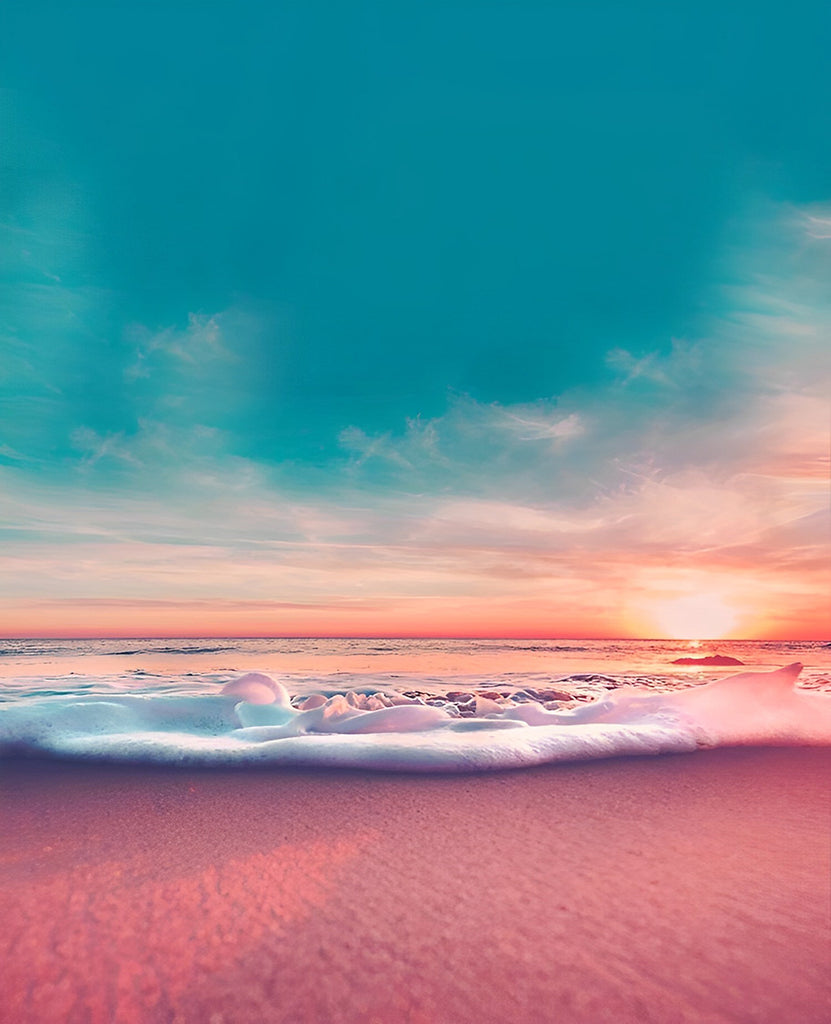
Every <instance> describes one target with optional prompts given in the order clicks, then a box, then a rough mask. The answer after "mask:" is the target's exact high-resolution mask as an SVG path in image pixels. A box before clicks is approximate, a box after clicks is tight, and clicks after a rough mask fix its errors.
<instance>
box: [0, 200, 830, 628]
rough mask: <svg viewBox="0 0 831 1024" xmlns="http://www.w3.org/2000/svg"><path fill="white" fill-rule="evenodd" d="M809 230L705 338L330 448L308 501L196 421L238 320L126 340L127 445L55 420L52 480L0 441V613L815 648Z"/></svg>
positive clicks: (823, 566) (816, 362)
mask: <svg viewBox="0 0 831 1024" xmlns="http://www.w3.org/2000/svg"><path fill="white" fill-rule="evenodd" d="M824 217H825V214H823V213H822V212H820V211H816V210H814V211H812V212H811V213H810V214H809V215H807V216H804V215H800V214H799V213H798V211H797V212H795V211H791V210H786V211H784V212H783V213H781V215H780V216H779V218H778V220H777V232H778V233H777V234H772V229H771V227H770V225H768V226H766V227H765V237H766V238H768V242H767V243H766V245H765V246H758V245H754V247H753V248H752V252H751V253H750V254H749V255H745V256H742V257H741V258H739V259H738V260H737V262H736V265H735V266H734V267H732V268H731V278H732V279H731V281H730V284H729V286H725V290H724V292H723V293H721V294H720V295H718V296H716V297H715V298H714V300H713V306H714V310H713V314H712V317H711V325H710V330H709V332H708V333H707V334H706V335H703V336H701V337H699V338H696V339H694V340H691V341H684V340H676V341H674V342H670V343H668V344H667V346H665V347H664V348H663V349H661V350H657V349H656V350H644V351H640V352H638V351H624V350H623V349H621V348H614V347H612V348H611V349H610V354H609V358H608V367H609V370H610V374H609V378H608V380H607V381H606V383H604V384H602V385H601V386H597V387H595V388H593V389H584V390H583V391H579V392H578V391H574V392H565V393H563V394H559V395H553V396H540V398H539V400H538V401H536V402H533V403H516V404H505V403H482V402H477V401H475V400H474V399H473V398H471V397H469V396H464V395H451V396H450V397H449V399H448V404H447V408H446V410H445V411H444V413H443V414H442V415H440V416H435V417H432V418H422V417H418V416H416V417H412V418H410V419H405V420H404V421H403V422H402V425H401V430H400V431H399V432H396V431H386V432H383V433H372V432H370V431H369V430H367V429H365V428H364V427H362V426H361V424H359V423H354V424H345V425H342V427H341V429H340V433H339V443H340V452H339V454H337V455H336V456H335V457H333V458H331V459H328V460H327V461H326V462H325V463H324V464H323V465H322V467H321V469H320V475H319V479H320V481H321V483H320V485H319V486H317V487H314V488H311V487H309V486H308V483H307V482H306V481H305V478H303V479H295V477H294V474H293V471H292V466H291V464H290V463H289V464H288V465H283V464H281V461H280V459H279V458H276V457H275V458H264V457H259V458H255V457H245V456H242V455H240V454H239V453H238V451H237V442H236V438H235V435H234V426H233V423H232V422H230V421H227V420H222V421H221V422H219V423H218V422H217V419H216V417H213V416H211V415H210V411H211V409H210V407H211V403H212V402H215V401H220V400H221V401H225V402H233V401H235V400H237V401H244V392H241V394H240V395H239V396H237V399H235V398H234V393H233V387H231V388H230V389H223V386H222V382H223V379H224V378H226V377H227V376H228V375H229V373H230V370H229V368H235V367H237V368H238V367H239V366H240V360H241V359H242V356H243V355H244V351H245V350H244V346H243V347H242V348H240V346H239V345H238V344H237V341H236V337H237V336H236V333H235V332H236V331H238V330H241V327H240V322H241V321H240V320H239V319H237V320H235V318H234V315H233V314H232V313H223V314H211V315H202V314H198V315H197V314H194V315H191V316H190V317H189V319H188V322H187V324H186V325H185V326H184V327H180V328H165V329H163V330H161V331H156V332H152V331H149V330H145V329H138V328H132V329H131V330H130V332H128V336H129V338H130V339H131V343H132V349H131V355H130V359H129V360H125V362H124V363H123V365H122V373H123V375H124V376H125V377H126V378H129V379H131V380H132V383H133V385H134V386H135V387H137V388H139V391H138V398H137V399H136V401H138V402H139V406H140V408H141V409H142V410H143V412H142V414H141V415H136V416H135V418H134V421H133V425H132V428H131V429H130V430H126V429H111V430H106V429H103V428H102V427H101V426H100V425H95V424H93V423H86V422H83V421H81V422H74V423H73V424H72V425H71V427H69V428H68V438H69V440H70V442H71V448H70V451H71V455H69V456H67V458H66V459H64V460H63V462H62V463H61V465H60V472H59V473H54V474H52V475H51V476H50V475H49V474H43V473H38V474H33V473H30V472H29V470H28V469H27V466H26V464H25V462H24V460H23V456H20V457H18V446H17V445H16V444H15V443H14V441H13V440H9V441H8V442H7V441H5V440H4V441H3V444H6V445H7V447H6V449H5V451H6V458H7V461H9V462H10V463H11V464H10V465H7V466H5V467H0V519H1V520H2V522H3V523H4V524H5V526H6V528H7V530H8V531H9V536H10V537H11V538H12V540H10V542H9V543H8V544H6V545H5V546H4V548H3V549H2V552H3V553H2V558H0V576H1V577H2V579H3V580H4V581H5V582H4V583H3V587H2V593H4V594H5V595H6V597H7V598H12V597H14V598H20V599H23V598H26V599H27V600H29V601H38V600H47V599H48V600H52V601H57V600H64V601H66V602H72V601H79V600H80V601H98V600H101V601H110V602H112V604H113V608H117V607H128V606H130V603H131V602H134V603H135V602H139V603H140V602H153V601H157V600H170V601H173V602H181V603H182V605H183V606H185V605H187V604H188V602H204V601H210V602H216V606H215V607H216V608H217V609H219V608H220V607H222V606H224V605H223V602H225V603H227V602H238V603H239V607H240V608H242V607H243V606H245V603H246V602H253V604H252V605H251V609H253V607H254V604H256V605H257V606H258V607H260V606H262V608H266V606H272V605H273V607H274V608H284V609H289V608H291V609H293V611H292V613H291V614H292V615H294V614H295V612H296V613H297V615H298V616H301V612H302V611H303V609H305V610H306V611H307V612H308V614H309V616H311V617H310V618H309V619H308V620H307V621H308V622H309V623H310V624H312V625H309V627H308V628H309V629H310V630H312V631H313V629H314V626H313V623H314V622H316V621H321V622H322V621H323V620H322V619H320V620H318V619H315V615H316V614H317V612H321V614H322V610H323V609H325V610H327V611H331V610H332V609H336V608H337V609H344V608H347V607H348V608H349V609H350V611H349V613H348V616H347V618H344V619H342V620H338V621H341V622H344V623H347V622H348V623H349V624H351V625H350V626H349V628H359V627H356V626H355V623H358V622H359V621H360V619H359V616H360V614H364V615H366V616H369V619H366V620H365V621H366V622H367V623H369V622H370V621H372V622H375V623H376V624H377V628H378V629H379V630H380V631H385V630H386V629H392V628H395V627H394V626H392V625H389V624H390V623H395V622H403V621H405V620H406V618H407V616H409V617H410V619H409V621H412V622H413V623H421V628H424V629H429V627H428V626H427V625H426V623H428V622H429V621H430V615H431V614H432V615H433V618H434V619H435V620H436V621H439V620H441V621H442V622H444V623H452V622H455V623H457V624H458V625H457V627H456V628H458V629H459V630H461V631H464V630H465V629H468V630H469V629H471V628H473V627H472V626H471V622H475V621H476V616H477V615H479V616H480V620H481V621H482V622H483V623H484V622H487V623H490V622H491V621H492V620H493V622H496V621H498V618H499V615H500V614H501V615H502V621H503V622H504V623H505V626H504V627H503V628H506V629H510V628H514V629H517V628H520V626H521V624H522V622H526V623H533V624H536V625H537V626H538V627H539V629H540V630H543V631H548V632H551V631H555V632H556V631H558V630H561V629H566V628H571V629H576V628H577V625H576V624H577V623H579V622H580V621H582V622H584V623H589V624H590V623H592V622H594V623H597V624H598V625H597V629H599V630H603V629H606V630H609V629H614V625H613V623H614V622H618V623H620V622H622V621H624V622H626V623H628V624H629V625H628V626H626V628H629V629H632V630H633V631H637V630H640V631H643V630H648V629H649V622H650V621H651V620H650V619H649V615H650V609H651V608H653V609H654V607H655V606H656V604H657V603H659V602H660V601H662V600H671V599H674V598H677V597H678V596H679V595H682V594H683V593H684V592H685V588H690V587H696V588H704V589H705V590H706V589H707V588H708V587H709V588H710V589H711V590H712V592H713V593H714V594H717V595H718V597H719V600H723V601H725V602H727V603H728V604H729V603H732V604H733V605H734V606H735V607H736V608H737V610H738V611H739V612H740V613H741V614H739V616H738V623H739V625H738V626H737V628H738V629H739V630H740V631H742V630H743V631H754V630H758V629H766V630H768V631H769V632H775V631H776V630H780V631H786V630H791V631H793V630H794V629H795V628H797V627H796V626H795V625H794V624H795V623H796V622H798V620H799V618H800V617H801V619H802V622H803V627H800V628H804V629H805V630H807V631H808V632H811V631H813V632H816V631H819V630H821V629H822V628H823V627H822V621H823V620H822V609H821V608H820V605H819V602H820V601H821V600H822V595H823V594H824V593H825V592H826V590H825V588H826V587H827V586H828V584H829V579H828V576H829V573H828V569H827V565H828V555H829V550H828V548H829V544H828V539H829V538H828V533H827V510H828V489H827V483H828V478H829V461H828V460H829V400H828V395H829V394H831V372H829V360H828V358H827V353H828V352H829V351H831V304H830V303H829V300H828V297H827V296H826V294H825V290H824V285H823V282H824V280H825V278H824V277H823V273H824V268H825V267H826V266H827V264H828V260H829V256H828V252H827V244H828V243H827V241H826V240H825V236H824V235H823V234H822V231H820V230H818V229H817V223H820V224H822V223H823V221H824ZM771 238H773V239H774V240H773V241H772V240H771ZM716 306H718V308H715V307H716ZM142 384H144V385H146V386H147V388H148V390H147V391H146V392H145V393H142V392H141V390H140V386H141V385H142ZM151 385H152V387H151ZM177 396H178V397H179V398H181V402H180V403H179V404H177V402H176V400H175V399H176V398H177ZM141 403H143V405H141ZM137 408H138V407H137ZM299 428H302V424H299ZM3 450H4V449H0V454H2V452H3ZM70 552H71V554H70ZM119 603H121V604H119ZM193 607H196V604H194V605H193ZM199 607H202V606H201V605H200V606H199ZM361 609H363V612H362V613H361ZM430 609H432V610H431V611H430ZM353 613H354V616H358V617H357V618H351V617H349V616H352V615H353ZM235 614H236V613H235ZM239 614H240V615H241V616H242V615H243V614H244V613H243V612H242V611H240V612H239ZM252 614H253V611H252ZM258 614H259V613H258ZM287 614H288V613H287ZM344 614H346V612H344ZM240 621H242V620H240ZM260 621H265V620H264V619H263V620H261V619H259V618H258V619H257V622H260ZM291 621H292V622H295V621H296V622H301V621H302V616H301V618H297V619H292V620H291ZM326 621H332V620H329V619H327V620H326ZM382 623H386V624H387V625H382ZM545 623H548V625H547V626H546V625H545ZM298 628H301V627H299V626H298ZM343 628H346V626H344V627H343ZM361 628H364V629H369V631H371V629H372V627H371V625H369V626H365V627H361ZM413 628H416V627H415V626H414V627H413ZM448 628H450V627H449V626H448ZM483 628H484V626H483ZM528 628H532V627H531V626H529V627H528ZM587 628H588V629H591V625H588V626H587Z"/></svg>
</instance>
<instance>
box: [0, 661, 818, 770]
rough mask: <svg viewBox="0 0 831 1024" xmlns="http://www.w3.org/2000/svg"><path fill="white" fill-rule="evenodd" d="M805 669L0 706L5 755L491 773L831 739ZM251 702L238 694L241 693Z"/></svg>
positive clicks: (262, 682) (241, 689)
mask: <svg viewBox="0 0 831 1024" xmlns="http://www.w3.org/2000/svg"><path fill="white" fill-rule="evenodd" d="M801 668H802V666H801V665H799V664H794V665H789V666H787V667H786V668H783V669H779V670H778V671H776V672H766V673H743V674H740V675H736V676H733V677H729V678H726V679H722V680H719V681H717V682H713V683H709V684H707V685H704V686H696V687H691V688H689V689H684V690H677V691H674V692H670V693H665V692H661V693H658V692H655V691H650V690H645V689H639V688H637V687H634V686H626V687H621V688H619V689H617V690H614V691H610V692H609V694H608V696H606V697H605V698H604V699H602V700H596V701H593V702H591V703H584V704H580V705H578V706H575V707H571V708H564V709H556V708H555V709H550V708H546V707H544V706H543V705H542V704H539V703H527V702H525V703H519V702H517V701H513V700H510V699H503V700H501V701H499V702H497V701H495V700H492V699H489V698H486V699H484V700H480V701H479V702H477V705H476V717H459V711H458V708H457V707H456V706H455V705H453V704H450V703H448V704H446V705H444V706H431V705H428V704H425V703H421V702H417V701H413V699H412V698H402V699H401V702H400V703H399V702H397V701H396V696H395V695H394V694H392V695H390V694H389V693H386V694H383V695H379V696H377V697H375V696H372V695H370V696H366V695H356V694H354V693H349V694H346V695H343V694H338V695H336V696H332V697H329V698H328V699H313V700H307V701H306V702H305V705H304V706H303V707H302V708H299V709H296V708H294V707H292V705H291V702H290V699H289V694H288V691H287V690H286V688H285V687H284V686H282V685H281V684H280V683H278V682H276V681H275V680H273V679H271V678H270V677H268V676H264V675H262V674H261V673H248V674H247V675H245V676H243V677H241V678H239V679H236V680H234V681H233V682H231V683H228V684H226V685H225V686H224V687H223V689H222V692H221V693H220V694H219V695H218V696H159V695H156V696H142V695H138V694H119V695H113V696H107V697H106V698H94V697H90V696H71V697H45V698H40V699H29V700H21V701H18V702H15V703H11V704H8V705H5V706H4V707H3V708H2V710H0V755H3V756H15V755H28V756H31V755H41V756H54V757H72V758H81V759H94V760H105V761H123V762H130V763H163V764H188V765H246V764H251V765H253V764H259V765H263V764H272V765H304V766H309V765H317V766H327V767H336V766H337V767H353V768H373V769H382V770H405V771H482V770H487V769H496V768H514V767H522V766H529V765H538V764H544V763H548V762H557V761H576V760H586V759H590V758H600V757H612V756H621V755H632V754H660V753H669V752H683V751H693V750H695V749H697V748H699V747H715V746H734V745H739V744H758V745H769V744H789V745H802V744H831V697H829V696H828V695H825V694H818V693H811V692H806V691H803V690H795V689H794V682H795V680H796V678H797V676H798V675H799V672H800V670H801ZM241 698H242V699H241Z"/></svg>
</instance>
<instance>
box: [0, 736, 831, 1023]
mask: <svg viewBox="0 0 831 1024" xmlns="http://www.w3.org/2000/svg"><path fill="white" fill-rule="evenodd" d="M0 773H2V806H1V807H0V811H1V812H2V866H3V882H4V884H3V889H2V907H0V964H1V965H2V968H0V972H1V974H2V976H1V977H0V1020H2V1022H3V1024H35V1022H37V1024H46V1022H50V1024H51V1022H65V1024H81V1022H83V1024H114V1022H118V1024H132V1022H136V1024H157V1022H165V1024H173V1022H176V1024H247V1022H259V1021H262V1022H272V1021H273V1022H289V1021H291V1022H298V1024H300V1022H302V1024H314V1022H318V1021H320V1022H332V1024H346V1022H355V1024H357V1022H359V1021H360V1022H383V1024H397V1022H413V1024H415V1022H418V1024H433V1022H441V1024H467V1022H470V1024H473V1022H500V1024H501V1022H504V1021H514V1022H517V1021H519V1022H526V1021H528V1022H534V1021H539V1022H543V1021H551V1022H558V1024H571V1022H581V1024H583V1022H585V1024H599V1022H606V1021H608V1022H610V1024H611V1022H615V1024H628V1022H635V1021H642V1022H655V1024H673V1022H696V1024H698V1022H707V1024H716V1022H722V1021H724V1022H736V1024H739V1022H740V1024H745V1022H760V1024H761V1022H766V1024H791V1022H793V1024H819V1022H821V1021H826V1020H828V1019H829V1016H831V1001H829V995H830V994H831V980H830V979H831V958H829V950H830V949H831V906H829V904H830V902H831V885H830V883H829V878H831V874H830V872H831V797H830V796H829V788H830V787H829V780H831V749H828V748H803V749H769V750H762V749H736V750H718V751H711V752H706V753H699V754H692V755H680V756H672V757H660V758H630V759H618V760H609V761H600V762H593V763H589V764H572V765H563V766H550V767H546V768H539V769H533V770H525V771H518V772H500V773H495V774H492V775H476V776H462V777H447V776H427V777H425V776H418V777H412V776H406V775H388V774H372V773H359V772H339V773H332V772H317V773H315V772H309V771H302V772H301V771H230V770H222V771H220V770H210V771H206V770H203V771H197V770H179V771H177V770H173V769H170V770H168V769H155V770H149V769H132V768H124V767H120V768H110V767H104V766H83V765H78V764H63V763H47V762H5V763H3V764H2V765H0Z"/></svg>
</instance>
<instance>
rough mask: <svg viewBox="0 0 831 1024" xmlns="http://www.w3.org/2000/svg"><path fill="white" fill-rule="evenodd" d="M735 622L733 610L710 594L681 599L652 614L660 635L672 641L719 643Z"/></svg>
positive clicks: (668, 602) (666, 604) (663, 606)
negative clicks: (712, 641) (692, 640)
mask: <svg viewBox="0 0 831 1024" xmlns="http://www.w3.org/2000/svg"><path fill="white" fill-rule="evenodd" d="M736 618H737V616H736V612H735V610H734V609H733V608H731V607H730V606H729V605H728V604H726V603H725V602H724V601H723V600H722V599H721V598H719V597H714V596H711V595H709V594H696V595H694V596H691V597H680V598H678V599H677V600H675V601H667V602H666V603H665V604H662V605H661V606H660V607H658V608H657V609H656V610H655V620H656V622H657V624H658V626H659V628H660V630H661V632H662V633H663V634H664V635H665V636H667V637H670V638H671V639H673V640H690V639H696V640H720V639H722V638H723V637H724V636H726V635H727V634H728V633H729V632H730V630H731V629H732V628H733V627H734V626H735V624H736Z"/></svg>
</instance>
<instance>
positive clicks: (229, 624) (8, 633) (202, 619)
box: [0, 597, 831, 641]
mask: <svg viewBox="0 0 831 1024" xmlns="http://www.w3.org/2000/svg"><path fill="white" fill-rule="evenodd" d="M685 604H686V607H685ZM708 608H709V606H708V603H707V602H706V601H701V600H699V601H698V602H696V599H686V598H681V599H679V598H673V599H671V600H669V601H666V602H664V605H663V606H661V605H660V604H656V603H655V601H654V600H653V601H652V602H651V604H650V603H648V602H644V604H643V605H642V606H641V610H640V611H639V612H636V611H633V610H632V609H631V608H629V609H627V610H622V609H621V608H620V606H618V607H617V608H615V609H614V610H613V611H610V612H607V613H606V614H600V615H598V614H591V613H588V614H587V613H584V614H582V615H581V614H580V610H579V609H578V610H575V609H571V610H569V609H565V608H546V607H544V606H541V605H537V606H536V608H534V607H532V606H530V603H529V602H514V603H506V602H500V601H491V600H483V599H478V600H477V599H475V598H472V599H470V600H468V601H462V600H452V601H448V600H447V599H445V598H441V597H437V598H436V599H435V600H429V599H419V600H409V601H405V600H399V601H397V602H395V603H392V602H391V603H390V604H389V605H388V606H383V605H382V604H380V603H379V605H378V606H377V607H374V608H372V607H367V606H366V604H362V605H360V606H357V607H340V608H335V607H329V608H324V607H317V608H315V607H302V606H293V607H285V606H281V605H280V604H278V603H274V604H270V603H269V602H226V601H199V602H184V601H182V602H177V601H135V602H131V601H119V602H114V603H109V602H106V601H102V600H90V601H83V600H80V601H69V602H60V601H37V602H21V603H15V604H14V605H11V603H10V602H2V603H0V613H2V615H1V617H0V623H1V624H0V636H3V637H5V638H27V637H31V638H36V637H37V638H50V637H51V638H58V637H60V638H70V637H77V638H106V637H124V638H128V637H159V638H164V637H171V638H173V637H176V638H184V637H200V638H204V637H304V636H305V637H355V638H361V637H396V638H418V637H439V638H440V637H446V638H451V637H471V638H473V637H476V638H517V639H536V638H541V637H550V638H569V639H679V640H684V639H689V640H719V639H755V640H783V641H784V640H825V639H828V638H829V636H831V629H829V614H828V609H823V608H817V609H815V610H814V614H810V609H808V608H806V607H805V606H804V605H803V607H802V608H799V607H794V608H787V607H784V608H781V609H780V610H778V611H777V612H776V613H775V614H771V613H768V614H757V615H753V616H749V615H745V616H742V615H736V614H734V613H732V612H731V611H730V610H729V609H726V608H725V607H724V606H723V605H722V604H719V605H717V607H716V612H715V614H712V613H711V612H709V611H708ZM662 611H663V614H662ZM684 614H686V615H687V618H686V619H685V618H684V617H683V616H684ZM696 616H697V617H696ZM720 627H723V628H720Z"/></svg>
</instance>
